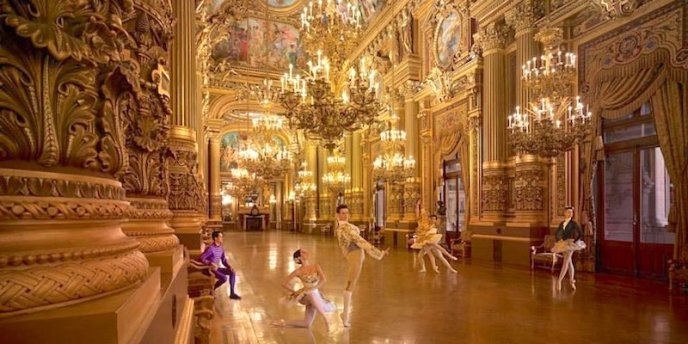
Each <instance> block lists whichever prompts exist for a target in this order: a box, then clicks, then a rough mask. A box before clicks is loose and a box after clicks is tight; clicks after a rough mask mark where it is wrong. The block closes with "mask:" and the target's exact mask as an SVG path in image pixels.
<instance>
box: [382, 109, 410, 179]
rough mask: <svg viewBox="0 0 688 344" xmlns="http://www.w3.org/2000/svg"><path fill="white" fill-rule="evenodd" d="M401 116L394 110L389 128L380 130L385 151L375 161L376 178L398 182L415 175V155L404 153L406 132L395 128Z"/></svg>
mask: <svg viewBox="0 0 688 344" xmlns="http://www.w3.org/2000/svg"><path fill="white" fill-rule="evenodd" d="M398 121H399V117H397V116H396V114H395V113H394V112H392V115H391V117H390V120H389V122H388V124H387V126H388V127H387V129H386V130H383V131H382V132H380V144H381V146H382V151H383V153H382V154H381V155H379V156H377V157H376V158H375V160H374V161H373V175H374V177H375V178H376V179H380V180H384V181H387V182H390V183H398V182H402V181H404V180H406V179H407V178H410V177H412V176H413V175H414V172H415V169H416V160H415V159H414V158H413V156H408V157H406V156H405V155H404V145H405V142H406V132H405V131H403V130H400V129H395V127H396V123H397V122H398Z"/></svg>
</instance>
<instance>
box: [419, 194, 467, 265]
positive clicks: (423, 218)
mask: <svg viewBox="0 0 688 344" xmlns="http://www.w3.org/2000/svg"><path fill="white" fill-rule="evenodd" d="M416 216H417V217H418V229H416V239H415V242H414V243H413V245H411V248H415V249H417V250H420V251H419V252H418V255H417V256H416V259H418V260H419V261H420V272H425V258H424V256H425V255H428V257H429V258H430V264H432V269H433V270H435V272H439V267H437V264H436V263H435V257H437V259H439V260H440V261H441V262H442V264H444V266H446V267H447V270H449V271H451V272H456V270H454V268H453V267H452V266H451V264H449V262H448V261H447V260H446V259H445V258H444V256H446V257H447V258H449V259H451V260H456V257H454V256H452V255H451V254H449V252H447V250H445V249H444V248H443V247H442V246H440V245H439V242H440V241H441V240H442V234H439V233H437V226H436V225H435V222H434V221H432V220H431V219H430V218H429V217H428V213H427V211H425V209H422V207H421V204H420V202H418V204H417V207H416Z"/></svg>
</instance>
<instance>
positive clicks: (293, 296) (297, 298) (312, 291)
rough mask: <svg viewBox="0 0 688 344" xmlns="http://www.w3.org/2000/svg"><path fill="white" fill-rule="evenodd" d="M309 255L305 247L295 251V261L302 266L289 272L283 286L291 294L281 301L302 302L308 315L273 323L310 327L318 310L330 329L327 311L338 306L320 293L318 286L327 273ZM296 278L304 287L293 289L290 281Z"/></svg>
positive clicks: (323, 281) (321, 283)
mask: <svg viewBox="0 0 688 344" xmlns="http://www.w3.org/2000/svg"><path fill="white" fill-rule="evenodd" d="M309 256H310V255H309V253H308V252H307V251H306V250H303V249H299V250H296V252H294V255H293V258H294V262H296V263H297V264H299V265H301V266H300V267H299V268H298V269H296V270H294V271H293V272H292V273H291V274H289V276H288V277H287V279H286V280H285V281H284V283H283V284H282V286H283V287H284V288H285V289H287V290H288V291H289V295H287V296H285V297H283V298H282V300H281V301H282V302H283V303H286V304H296V303H300V304H302V305H305V306H306V315H305V317H304V319H302V320H292V321H284V320H280V321H277V322H274V323H273V325H275V326H286V327H305V328H309V327H311V325H312V324H313V320H315V314H316V312H317V313H320V315H322V316H323V319H325V324H326V325H327V327H328V329H329V327H330V324H329V321H328V320H327V316H326V315H325V313H329V312H334V311H335V310H336V309H337V307H336V305H335V304H334V303H332V302H331V301H329V300H327V299H325V298H324V297H323V295H322V293H320V291H319V290H318V288H320V287H321V286H322V285H323V284H325V281H326V280H327V279H326V278H325V274H324V273H323V271H322V269H321V268H320V265H318V264H312V263H311V262H310V260H309ZM294 278H298V279H300V280H301V283H302V284H303V288H301V289H299V290H293V289H292V287H291V285H290V282H291V280H292V279H294Z"/></svg>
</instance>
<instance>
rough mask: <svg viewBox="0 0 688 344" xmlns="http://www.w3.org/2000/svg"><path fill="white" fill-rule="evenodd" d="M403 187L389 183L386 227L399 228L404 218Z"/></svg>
mask: <svg viewBox="0 0 688 344" xmlns="http://www.w3.org/2000/svg"><path fill="white" fill-rule="evenodd" d="M403 188H404V187H403V185H401V184H396V183H387V190H389V192H388V193H387V194H386V195H385V196H386V197H387V220H386V225H385V227H390V228H397V227H398V225H399V221H401V219H402V218H403V216H404V214H403V211H404V210H403V205H402V204H403V198H404V195H403V190H404V189H403Z"/></svg>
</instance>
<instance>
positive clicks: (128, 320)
mask: <svg viewBox="0 0 688 344" xmlns="http://www.w3.org/2000/svg"><path fill="white" fill-rule="evenodd" d="M0 209H3V211H0V333H2V337H3V340H4V341H7V342H25V341H26V340H27V338H30V340H31V341H35V342H37V343H41V342H42V343H46V342H51V343H75V342H84V343H88V342H97V343H117V342H139V341H140V339H141V336H142V335H143V333H144V332H145V331H146V329H147V328H148V327H149V325H150V323H151V319H152V318H153V316H154V315H155V312H156V311H157V309H158V308H157V306H158V303H159V295H158V294H159V293H160V273H159V272H158V271H157V269H156V270H150V269H149V268H148V261H147V260H146V257H145V256H144V255H143V254H142V253H141V252H140V251H139V250H138V247H139V243H138V242H136V240H133V239H131V238H128V237H127V236H126V235H124V233H122V229H121V222H122V220H123V219H124V218H125V216H126V212H127V210H128V209H129V203H128V202H127V201H125V199H124V189H123V188H122V186H121V184H120V183H119V182H117V181H115V180H111V179H104V178H98V177H90V176H85V175H71V174H64V173H52V172H43V171H27V170H16V169H0ZM36 329H40V331H37V330H36Z"/></svg>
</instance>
